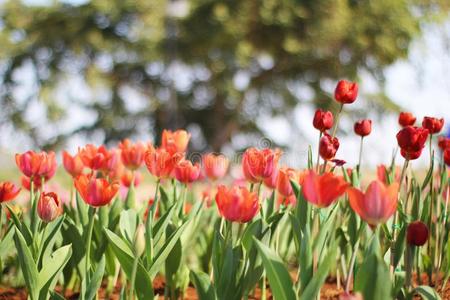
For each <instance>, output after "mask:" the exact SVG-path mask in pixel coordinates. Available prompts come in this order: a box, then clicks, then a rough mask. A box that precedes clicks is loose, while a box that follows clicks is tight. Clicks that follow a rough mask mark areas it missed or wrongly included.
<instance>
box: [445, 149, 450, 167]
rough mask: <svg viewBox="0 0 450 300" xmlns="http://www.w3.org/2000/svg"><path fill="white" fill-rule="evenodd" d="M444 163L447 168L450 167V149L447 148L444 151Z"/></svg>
mask: <svg viewBox="0 0 450 300" xmlns="http://www.w3.org/2000/svg"><path fill="white" fill-rule="evenodd" d="M444 162H445V164H446V165H447V166H450V148H447V149H445V151H444Z"/></svg>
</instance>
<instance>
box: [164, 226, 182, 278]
mask: <svg viewBox="0 0 450 300" xmlns="http://www.w3.org/2000/svg"><path fill="white" fill-rule="evenodd" d="M175 229H176V228H175V225H173V224H170V225H169V226H168V227H167V229H166V235H167V236H170V235H171V234H172V233H173V232H174V231H175ZM182 255H183V247H182V245H181V240H180V239H178V240H177V241H176V243H175V245H174V247H173V248H172V251H170V253H169V255H168V257H170V259H166V260H165V262H164V265H165V276H166V281H167V282H168V283H171V281H172V278H173V276H175V273H176V272H177V271H178V270H179V269H180V265H181V257H182Z"/></svg>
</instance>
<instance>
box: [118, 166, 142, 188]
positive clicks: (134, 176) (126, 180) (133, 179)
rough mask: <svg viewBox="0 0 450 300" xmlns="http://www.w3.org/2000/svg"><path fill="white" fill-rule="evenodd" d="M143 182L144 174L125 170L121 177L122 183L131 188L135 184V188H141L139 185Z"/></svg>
mask: <svg viewBox="0 0 450 300" xmlns="http://www.w3.org/2000/svg"><path fill="white" fill-rule="evenodd" d="M141 181H142V174H141V172H138V171H134V172H133V171H130V170H127V169H125V170H123V172H122V175H121V176H120V182H121V183H122V185H123V186H125V187H127V188H129V187H130V186H131V184H132V183H133V184H134V186H139V184H140V183H141Z"/></svg>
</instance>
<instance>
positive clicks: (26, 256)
mask: <svg viewBox="0 0 450 300" xmlns="http://www.w3.org/2000/svg"><path fill="white" fill-rule="evenodd" d="M15 233H16V234H15V235H14V242H15V244H16V248H17V258H18V259H19V264H20V269H21V270H22V274H23V277H24V279H25V284H26V285H27V289H28V294H29V297H30V299H31V300H37V299H38V297H39V283H38V278H39V273H38V270H37V267H36V263H35V261H34V260H33V255H32V254H31V252H30V249H29V248H28V246H27V242H26V241H25V238H24V237H23V235H22V233H21V232H20V230H18V229H17V228H16V230H15Z"/></svg>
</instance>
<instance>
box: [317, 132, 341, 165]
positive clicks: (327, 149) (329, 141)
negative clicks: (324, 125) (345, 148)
mask: <svg viewBox="0 0 450 300" xmlns="http://www.w3.org/2000/svg"><path fill="white" fill-rule="evenodd" d="M338 149H339V140H338V138H337V137H332V136H331V135H329V134H328V133H325V135H324V136H323V137H322V138H321V139H320V143H319V154H320V157H322V159H324V160H332V159H333V158H334V156H335V155H336V152H337V151H338Z"/></svg>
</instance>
